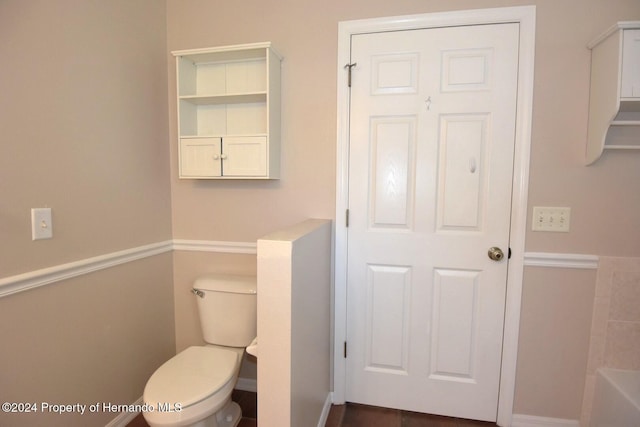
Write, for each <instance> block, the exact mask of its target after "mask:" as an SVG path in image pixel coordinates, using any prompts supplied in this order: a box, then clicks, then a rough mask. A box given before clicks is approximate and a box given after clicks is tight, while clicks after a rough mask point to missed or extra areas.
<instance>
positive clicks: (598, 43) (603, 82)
mask: <svg viewBox="0 0 640 427" xmlns="http://www.w3.org/2000/svg"><path fill="white" fill-rule="evenodd" d="M588 47H589V49H591V88H590V99H589V130H588V135H587V149H586V161H587V164H592V163H593V162H595V161H596V160H598V159H599V158H600V156H601V155H602V153H603V151H604V150H640V21H626V22H618V23H617V24H615V25H614V26H612V27H611V28H610V29H609V30H607V31H606V32H605V33H604V34H603V35H601V36H600V37H598V38H597V39H595V40H594V41H593V42H591V43H590V44H589V45H588Z"/></svg>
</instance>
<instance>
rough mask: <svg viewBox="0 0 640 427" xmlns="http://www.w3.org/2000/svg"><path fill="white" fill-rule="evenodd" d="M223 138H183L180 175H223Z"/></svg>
mask: <svg viewBox="0 0 640 427" xmlns="http://www.w3.org/2000/svg"><path fill="white" fill-rule="evenodd" d="M221 148H222V138H181V139H180V177H181V178H213V177H219V176H222V159H221V157H220V153H221Z"/></svg>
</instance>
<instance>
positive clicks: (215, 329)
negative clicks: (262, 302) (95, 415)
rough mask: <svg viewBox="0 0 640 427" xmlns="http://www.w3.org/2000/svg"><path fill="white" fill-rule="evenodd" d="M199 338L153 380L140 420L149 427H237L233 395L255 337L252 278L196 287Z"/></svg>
mask: <svg viewBox="0 0 640 427" xmlns="http://www.w3.org/2000/svg"><path fill="white" fill-rule="evenodd" d="M193 293H194V295H195V296H196V297H197V298H196V300H197V306H198V313H199V315H200V323H201V326H202V332H203V338H204V340H205V342H206V343H207V345H204V346H192V347H189V348H187V349H185V350H183V351H182V352H180V353H178V354H177V355H175V356H174V357H173V358H171V359H170V360H168V361H167V362H165V363H164V364H163V365H162V366H160V367H159V368H158V369H157V370H156V371H155V372H154V373H153V375H151V378H149V380H148V381H147V385H146V386H145V389H144V394H143V401H144V405H143V416H144V418H145V420H146V421H147V423H148V424H149V425H150V426H151V427H160V426H162V427H169V426H174V427H184V426H192V427H236V426H237V425H238V423H239V422H240V419H241V418H242V412H241V410H240V406H238V404H237V403H235V402H232V401H231V393H232V391H233V388H234V386H235V385H236V381H237V379H238V374H239V372H240V364H241V362H242V358H243V356H244V351H245V347H246V346H248V345H249V344H250V343H251V342H252V340H253V339H254V338H255V336H256V278H255V277H245V276H228V275H225V276H219V275H209V276H205V277H201V278H199V279H198V280H196V282H195V283H194V287H193Z"/></svg>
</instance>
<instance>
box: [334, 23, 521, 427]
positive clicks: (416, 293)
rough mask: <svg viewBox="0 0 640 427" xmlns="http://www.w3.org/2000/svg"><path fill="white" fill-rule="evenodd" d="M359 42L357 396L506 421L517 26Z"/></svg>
mask: <svg viewBox="0 0 640 427" xmlns="http://www.w3.org/2000/svg"><path fill="white" fill-rule="evenodd" d="M351 42H352V44H351V63H352V64H355V65H353V67H352V79H351V81H352V86H351V113H350V118H351V124H350V136H349V138H350V142H349V144H350V152H349V159H350V160H349V226H348V255H347V257H348V264H347V270H348V273H347V274H348V276H347V282H348V283H347V344H348V356H347V367H346V368H347V381H346V400H347V401H350V402H358V403H365V404H370V405H377V406H384V407H393V408H400V409H405V410H411V411H418V412H427V413H435V414H442V415H449V416H456V417H463V418H473V419H479V420H487V421H495V419H496V413H497V400H498V386H499V380H500V363H501V350H502V332H503V323H504V310H505V292H506V275H507V265H508V261H507V254H508V244H509V227H510V206H511V183H512V170H513V153H514V132H515V117H516V111H515V110H516V109H515V106H516V93H517V71H518V70H517V65H518V24H496V25H478V26H467V27H449V28H435V29H423V30H411V31H396V32H385V33H373V34H360V35H354V36H352V39H351ZM492 247H496V248H499V249H501V250H502V251H503V253H504V258H503V259H501V260H492V259H490V258H489V256H488V251H489V249H490V248H492Z"/></svg>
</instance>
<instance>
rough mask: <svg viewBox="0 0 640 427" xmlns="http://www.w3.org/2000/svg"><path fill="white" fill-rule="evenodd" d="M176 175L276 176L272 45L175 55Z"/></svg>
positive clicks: (276, 75) (276, 82)
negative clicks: (176, 104) (177, 166)
mask: <svg viewBox="0 0 640 427" xmlns="http://www.w3.org/2000/svg"><path fill="white" fill-rule="evenodd" d="M172 54H173V55H174V56H175V57H176V77H177V89H178V94H177V102H178V141H179V142H178V146H179V148H178V150H179V153H178V154H179V156H178V158H179V160H178V161H179V175H180V178H186V179H278V178H279V177H280V64H281V61H282V58H281V57H280V56H279V55H278V54H277V53H276V52H275V51H274V50H273V48H272V47H271V43H269V42H265V43H252V44H244V45H233V46H222V47H214V48H204V49H190V50H180V51H174V52H172Z"/></svg>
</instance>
